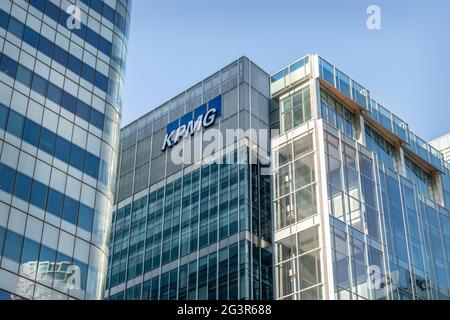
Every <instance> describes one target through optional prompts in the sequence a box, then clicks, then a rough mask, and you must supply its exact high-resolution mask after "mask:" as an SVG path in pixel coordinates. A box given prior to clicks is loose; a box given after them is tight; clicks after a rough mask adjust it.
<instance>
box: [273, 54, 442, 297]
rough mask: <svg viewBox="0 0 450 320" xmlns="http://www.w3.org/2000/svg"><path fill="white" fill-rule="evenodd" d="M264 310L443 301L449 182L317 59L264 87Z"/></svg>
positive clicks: (427, 153) (405, 135) (381, 110)
mask: <svg viewBox="0 0 450 320" xmlns="http://www.w3.org/2000/svg"><path fill="white" fill-rule="evenodd" d="M270 86H271V87H270V88H271V98H272V99H273V101H274V104H275V105H276V106H277V107H278V109H279V119H278V122H277V124H276V126H277V127H279V128H280V134H279V135H278V136H276V137H275V136H273V137H272V164H273V173H274V175H273V210H274V234H273V242H274V274H275V283H274V287H275V298H276V299H286V300H288V299H448V298H449V297H450V292H449V274H450V272H449V271H450V269H449V268H450V215H449V210H450V179H449V177H450V171H449V165H448V163H446V162H445V161H444V160H443V156H442V154H441V153H440V152H438V151H437V150H436V149H434V148H433V147H431V146H430V145H429V144H427V143H426V142H425V141H424V140H422V139H420V138H419V137H418V136H416V135H415V134H414V133H413V132H412V131H410V129H409V126H408V124H407V123H405V122H404V121H403V120H401V119H400V118H399V117H397V116H396V115H394V114H392V113H391V112H390V111H388V110H387V109H386V108H385V107H383V106H382V105H381V104H380V103H379V102H377V101H375V100H374V99H373V97H372V96H371V94H370V92H369V91H368V90H367V89H366V88H364V87H363V86H361V85H360V84H359V83H357V82H356V81H354V80H353V79H351V78H350V77H349V76H348V75H346V74H345V73H344V72H342V71H341V70H340V69H338V68H336V67H335V66H333V65H332V64H330V63H328V62H327V61H325V60H324V59H322V58H321V57H319V56H317V55H308V56H306V57H304V58H302V59H300V60H298V61H296V62H295V63H293V64H291V65H289V66H288V67H286V68H285V69H283V70H282V71H280V72H278V73H276V74H275V75H273V76H272V77H271V85H270Z"/></svg>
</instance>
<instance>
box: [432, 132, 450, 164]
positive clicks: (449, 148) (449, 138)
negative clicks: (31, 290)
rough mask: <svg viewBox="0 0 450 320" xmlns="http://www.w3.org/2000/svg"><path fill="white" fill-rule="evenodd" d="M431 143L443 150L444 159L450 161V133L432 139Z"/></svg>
mask: <svg viewBox="0 0 450 320" xmlns="http://www.w3.org/2000/svg"><path fill="white" fill-rule="evenodd" d="M430 145H432V146H433V147H434V148H436V149H437V150H439V151H440V152H442V154H443V155H444V159H445V160H446V161H447V162H448V163H450V133H447V134H445V135H443V136H441V137H439V138H436V139H434V140H432V141H430Z"/></svg>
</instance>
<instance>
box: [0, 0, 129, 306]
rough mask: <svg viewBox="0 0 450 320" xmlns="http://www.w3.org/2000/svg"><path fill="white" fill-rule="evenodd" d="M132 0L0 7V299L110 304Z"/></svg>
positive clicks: (26, 0) (37, 0)
mask: <svg viewBox="0 0 450 320" xmlns="http://www.w3.org/2000/svg"><path fill="white" fill-rule="evenodd" d="M130 7H131V0H105V1H100V0H79V1H76V3H75V5H74V4H73V3H71V2H69V1H66V0H62V1H59V0H22V1H18V0H17V1H16V0H14V1H11V0H4V1H1V3H0V299H5V298H6V299H23V298H25V299H102V298H103V292H104V287H105V277H106V268H107V260H108V259H107V256H108V246H107V240H108V236H109V231H110V224H111V214H112V206H113V189H114V181H115V179H114V176H113V174H114V172H115V164H116V159H117V150H118V144H119V129H120V127H119V124H120V121H119V120H120V113H121V108H122V101H121V95H122V88H123V83H124V71H125V60H126V52H127V39H128V30H129V20H130Z"/></svg>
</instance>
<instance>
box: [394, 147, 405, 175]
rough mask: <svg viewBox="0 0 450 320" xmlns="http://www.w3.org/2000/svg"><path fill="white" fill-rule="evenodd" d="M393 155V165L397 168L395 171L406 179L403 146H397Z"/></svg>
mask: <svg viewBox="0 0 450 320" xmlns="http://www.w3.org/2000/svg"><path fill="white" fill-rule="evenodd" d="M395 153H396V154H395V162H396V163H395V165H396V167H397V171H398V173H399V174H400V175H402V176H404V177H406V166H405V153H404V151H403V146H401V145H397V146H396V150H395Z"/></svg>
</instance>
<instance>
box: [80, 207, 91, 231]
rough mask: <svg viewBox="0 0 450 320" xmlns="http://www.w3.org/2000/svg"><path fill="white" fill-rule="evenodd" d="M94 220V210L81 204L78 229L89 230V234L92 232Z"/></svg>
mask: <svg viewBox="0 0 450 320" xmlns="http://www.w3.org/2000/svg"><path fill="white" fill-rule="evenodd" d="M93 220H94V210H93V209H92V208H89V207H88V206H86V205H84V204H82V203H80V209H79V218H78V227H80V228H82V229H84V230H87V231H88V232H91V231H92V222H93Z"/></svg>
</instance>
